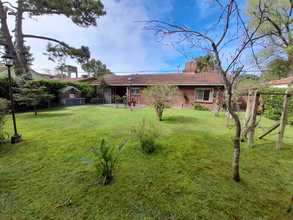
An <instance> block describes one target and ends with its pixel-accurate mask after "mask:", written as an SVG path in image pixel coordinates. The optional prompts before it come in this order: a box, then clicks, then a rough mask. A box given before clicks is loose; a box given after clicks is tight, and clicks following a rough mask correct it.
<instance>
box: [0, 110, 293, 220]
mask: <svg viewBox="0 0 293 220" xmlns="http://www.w3.org/2000/svg"><path fill="white" fill-rule="evenodd" d="M154 115H155V114H154V112H153V111H152V109H151V108H142V109H135V110H134V111H129V110H128V109H124V108H119V109H116V108H108V107H97V106H80V107H72V108H61V109H55V110H52V111H44V112H42V114H40V115H39V117H38V118H36V117H34V116H33V115H31V114H30V113H24V114H17V122H18V123H17V124H18V129H19V132H20V133H21V134H22V136H23V137H24V141H23V142H21V143H19V144H17V145H11V144H7V145H4V146H2V147H1V150H0V157H1V159H0V179H1V181H0V185H1V187H0V199H1V202H0V218H1V219H100V220H104V219H105V220H106V219H107V220H108V219H194V218H195V216H196V217H197V218H198V219H227V220H229V219H231V220H232V219H282V220H291V219H292V217H293V216H292V215H293V213H292V212H291V213H286V210H287V208H288V205H289V200H290V196H291V194H292V192H293V185H292V183H293V179H292V178H293V170H292V155H293V148H292V146H293V128H292V127H290V126H288V128H286V133H285V139H284V140H285V145H284V148H283V149H282V150H281V151H279V152H276V151H275V139H276V135H274V134H272V135H269V136H268V137H266V139H265V140H257V141H256V143H255V147H254V148H249V147H247V146H246V144H244V145H243V147H242V148H241V151H242V164H241V167H242V181H241V183H239V184H237V185H236V184H235V182H234V181H232V180H231V178H230V172H231V154H232V149H231V148H229V147H227V146H229V145H231V143H232V138H233V135H234V131H233V129H230V130H229V129H226V128H225V125H224V124H225V117H224V115H223V114H221V115H220V117H213V113H211V112H202V111H194V110H191V109H190V110H188V109H183V110H182V109H180V110H176V109H172V108H169V109H166V110H165V112H164V115H165V116H164V117H165V120H164V121H162V122H161V123H159V125H160V128H159V130H160V137H161V138H160V139H158V144H159V145H160V148H158V149H157V151H156V153H155V154H153V155H152V156H151V157H150V156H148V155H145V154H143V153H142V152H141V149H139V148H138V147H137V141H136V140H134V139H133V138H131V137H129V131H130V130H131V128H133V127H134V126H136V125H137V123H138V122H140V121H141V119H142V118H145V119H146V120H147V121H150V122H152V123H155V117H154ZM81 119H82V120H81ZM274 123H275V122H272V121H270V120H267V119H266V118H263V119H262V120H261V122H260V125H259V128H257V130H256V133H257V134H256V136H257V135H259V134H260V133H262V132H263V129H266V128H268V127H271V126H272V124H274ZM28 125H29V126H28ZM211 130H212V132H211ZM6 131H8V132H9V133H12V124H11V123H10V121H7V123H6ZM60 131H62V132H60ZM81 131H82V132H81ZM105 136H106V137H107V144H109V145H110V146H117V145H118V144H120V143H121V142H123V141H124V140H125V139H128V140H129V142H128V144H127V147H125V148H124V149H123V153H122V154H120V157H119V169H116V170H115V173H114V175H115V177H117V178H115V181H114V182H113V183H112V184H110V185H108V186H107V187H104V186H102V185H99V184H98V185H91V183H94V182H95V181H96V173H97V171H96V169H95V167H93V166H85V165H84V164H83V163H81V158H91V157H92V156H93V155H92V152H90V151H88V147H89V146H95V145H96V144H97V137H98V138H102V137H105ZM127 137H129V138H127ZM69 200H70V201H71V203H68V202H67V201H69ZM56 207H58V208H56Z"/></svg>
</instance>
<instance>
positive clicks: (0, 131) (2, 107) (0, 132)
mask: <svg viewBox="0 0 293 220" xmlns="http://www.w3.org/2000/svg"><path fill="white" fill-rule="evenodd" d="M7 107H8V103H7V100H6V99H1V98H0V145H2V144H4V143H5V140H6V138H7V137H6V132H5V131H4V125H5V115H6V111H7Z"/></svg>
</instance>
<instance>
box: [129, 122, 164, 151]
mask: <svg viewBox="0 0 293 220" xmlns="http://www.w3.org/2000/svg"><path fill="white" fill-rule="evenodd" d="M133 134H134V137H135V138H136V139H137V140H138V141H139V145H140V147H141V149H142V151H143V152H144V153H147V154H150V153H153V152H154V151H155V150H156V148H157V143H156V139H157V138H158V135H159V134H158V129H156V127H155V125H154V124H152V123H151V122H147V121H146V120H145V119H143V120H142V122H141V123H139V124H138V125H137V126H136V127H134V129H133Z"/></svg>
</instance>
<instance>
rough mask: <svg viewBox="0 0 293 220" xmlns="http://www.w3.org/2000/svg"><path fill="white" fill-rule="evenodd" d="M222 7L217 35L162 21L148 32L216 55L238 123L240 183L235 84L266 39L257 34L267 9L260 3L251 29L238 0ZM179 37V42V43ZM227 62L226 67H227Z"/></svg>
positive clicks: (149, 24)
mask: <svg viewBox="0 0 293 220" xmlns="http://www.w3.org/2000/svg"><path fill="white" fill-rule="evenodd" d="M215 2H216V3H217V4H218V6H219V16H218V18H217V19H216V24H215V26H213V27H212V28H211V30H212V29H216V30H217V33H215V32H212V31H211V30H205V31H198V30H194V29H192V28H189V27H188V26H185V25H178V24H173V23H168V22H164V21H159V20H151V21H147V22H146V29H147V30H152V31H154V32H155V34H156V35H161V36H168V37H170V36H177V37H178V38H179V39H181V41H184V43H185V44H188V45H190V48H191V49H201V50H205V51H206V52H208V53H211V54H213V56H214V57H215V60H216V69H217V71H218V72H219V74H221V76H222V79H223V81H224V84H225V89H226V105H227V110H228V112H229V114H230V115H231V116H232V118H233V120H234V122H235V134H234V140H233V162H232V169H233V179H234V180H235V181H236V182H239V181H240V170H239V165H240V143H241V142H240V139H241V122H240V119H239V116H238V115H237V113H236V112H235V110H234V108H233V94H234V85H235V83H236V82H237V81H238V77H239V76H240V74H241V72H242V71H243V69H244V65H243V62H242V60H241V58H242V55H243V54H244V53H245V52H246V51H248V52H251V51H252V49H253V47H254V45H255V43H256V42H257V41H258V40H260V39H262V38H263V37H264V36H265V35H266V34H263V35H260V34H257V32H258V30H259V28H260V26H261V25H262V24H263V21H264V17H263V13H264V12H263V10H262V8H261V6H262V5H261V4H259V5H258V6H259V11H260V16H259V20H258V23H257V25H255V26H254V27H253V29H251V26H249V24H248V23H247V22H246V19H244V17H243V12H242V11H241V10H240V8H239V6H238V4H237V1H236V0H227V1H225V2H221V1H219V0H217V1H215ZM178 38H176V39H177V41H178ZM227 47H230V48H236V49H232V53H230V56H229V58H228V60H227V61H226V60H224V58H225V57H226V58H227V56H225V55H224V52H223V51H225V48H227ZM224 63H225V64H224Z"/></svg>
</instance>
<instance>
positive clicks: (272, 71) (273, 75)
mask: <svg viewBox="0 0 293 220" xmlns="http://www.w3.org/2000/svg"><path fill="white" fill-rule="evenodd" d="M289 69H290V65H289V62H288V60H284V59H275V60H273V61H271V62H270V63H269V64H268V65H267V68H266V70H265V71H264V72H263V73H262V75H261V76H262V78H263V79H264V80H274V79H281V78H285V77H287V76H288V72H289Z"/></svg>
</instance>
